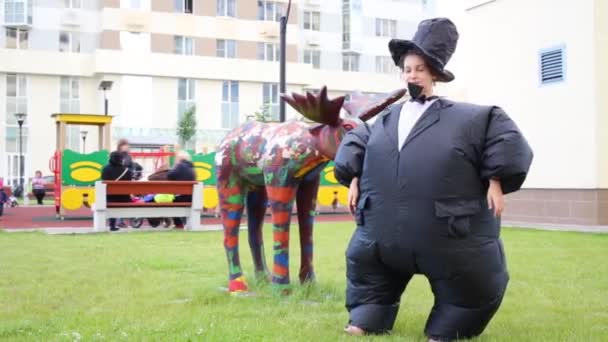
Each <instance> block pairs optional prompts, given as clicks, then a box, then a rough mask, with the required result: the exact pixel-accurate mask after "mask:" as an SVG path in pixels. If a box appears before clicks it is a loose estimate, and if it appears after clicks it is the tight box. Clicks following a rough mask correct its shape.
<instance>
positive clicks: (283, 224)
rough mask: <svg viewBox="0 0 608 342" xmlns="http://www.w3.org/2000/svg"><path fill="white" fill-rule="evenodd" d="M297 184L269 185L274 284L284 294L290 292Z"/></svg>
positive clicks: (267, 190)
mask: <svg viewBox="0 0 608 342" xmlns="http://www.w3.org/2000/svg"><path fill="white" fill-rule="evenodd" d="M296 188H297V186H293V185H282V186H281V185H278V186H277V185H267V186H266V192H267V193H268V200H269V201H270V208H271V213H272V231H273V240H274V246H273V252H274V262H273V267H272V284H273V286H274V287H275V289H276V290H278V291H279V292H281V293H283V294H288V293H289V224H290V223H291V210H292V208H293V202H294V199H295V196H296Z"/></svg>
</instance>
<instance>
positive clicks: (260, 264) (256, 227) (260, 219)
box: [246, 186, 269, 280]
mask: <svg viewBox="0 0 608 342" xmlns="http://www.w3.org/2000/svg"><path fill="white" fill-rule="evenodd" d="M267 203H268V196H267V195H266V189H265V188H264V187H263V186H262V187H256V188H254V189H252V190H250V191H249V193H248V194H247V204H246V206H247V232H248V236H249V247H250V248H251V256H252V257H253V266H254V268H255V275H256V277H257V278H258V279H264V280H266V279H268V278H269V273H268V268H267V266H266V257H265V255H264V239H263V227H264V216H265V215H266V205H267Z"/></svg>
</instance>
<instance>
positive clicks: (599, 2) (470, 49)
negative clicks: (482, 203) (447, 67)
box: [454, 0, 608, 225]
mask: <svg viewBox="0 0 608 342" xmlns="http://www.w3.org/2000/svg"><path fill="white" fill-rule="evenodd" d="M462 4H463V5H464V9H463V8H461V9H460V13H459V14H458V15H457V20H458V22H457V24H458V25H459V29H460V31H461V43H460V45H459V47H458V50H457V55H459V62H461V63H458V67H457V69H456V70H454V71H455V72H456V75H457V78H460V80H461V81H462V88H463V89H466V92H465V94H466V95H465V97H466V98H467V99H468V100H470V101H472V102H477V103H486V104H498V105H500V106H502V107H503V108H505V110H506V111H507V113H509V115H510V116H511V117H513V118H514V119H515V120H516V122H517V124H518V125H519V127H520V128H521V129H522V130H523V132H524V133H525V135H526V137H527V138H528V140H529V143H530V144H531V146H532V148H533V149H534V152H535V158H534V162H533V165H532V169H531V171H530V174H529V177H528V179H527V180H526V183H525V190H523V191H521V192H519V193H516V194H513V195H511V196H507V199H508V203H507V214H506V216H505V219H506V220H509V221H518V222H532V223H534V222H543V223H563V224H582V225H608V97H607V96H606V94H608V66H607V65H606V61H607V60H608V24H607V22H608V2H607V1H604V0H585V1H566V0H560V1H553V0H537V1H533V2H530V1H525V0H509V1H500V0H489V1H488V0H464V1H463V2H462ZM506 18H508V19H506Z"/></svg>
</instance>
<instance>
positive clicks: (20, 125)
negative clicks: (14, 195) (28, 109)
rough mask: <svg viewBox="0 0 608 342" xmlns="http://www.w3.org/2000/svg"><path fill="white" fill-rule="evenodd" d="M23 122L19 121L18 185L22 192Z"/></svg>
mask: <svg viewBox="0 0 608 342" xmlns="http://www.w3.org/2000/svg"><path fill="white" fill-rule="evenodd" d="M22 127H23V121H22V120H19V185H20V186H21V191H24V190H23V129H22Z"/></svg>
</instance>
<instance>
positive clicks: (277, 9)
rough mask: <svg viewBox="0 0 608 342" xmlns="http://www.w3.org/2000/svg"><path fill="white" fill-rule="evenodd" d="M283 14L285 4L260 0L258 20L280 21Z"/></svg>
mask: <svg viewBox="0 0 608 342" xmlns="http://www.w3.org/2000/svg"><path fill="white" fill-rule="evenodd" d="M283 14H284V10H283V4H281V3H278V2H274V1H268V0H258V20H267V21H280V20H281V16H282V15H283Z"/></svg>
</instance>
